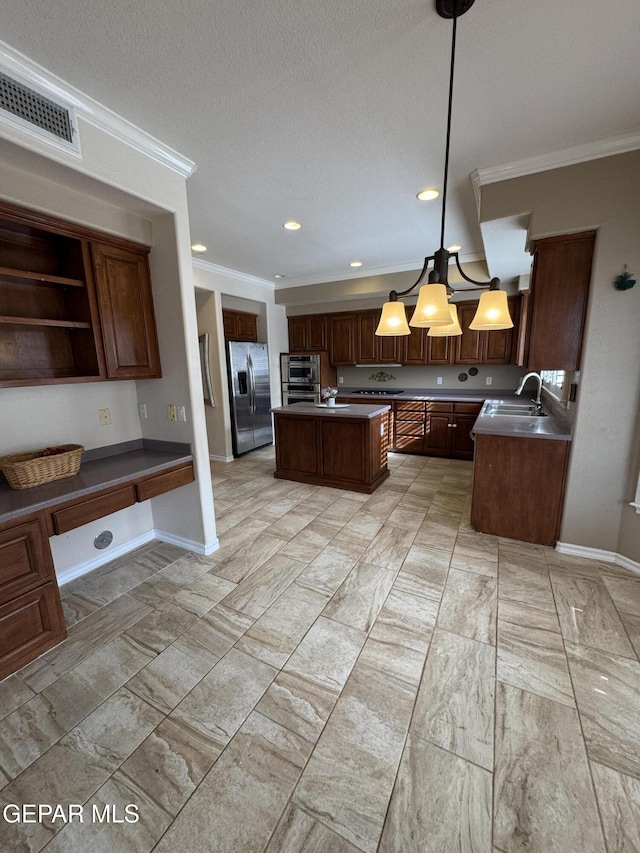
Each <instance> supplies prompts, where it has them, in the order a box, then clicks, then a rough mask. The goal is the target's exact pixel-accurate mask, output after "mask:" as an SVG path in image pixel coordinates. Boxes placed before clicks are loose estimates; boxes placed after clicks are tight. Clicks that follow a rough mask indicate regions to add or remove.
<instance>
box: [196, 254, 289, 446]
mask: <svg viewBox="0 0 640 853" xmlns="http://www.w3.org/2000/svg"><path fill="white" fill-rule="evenodd" d="M193 281H194V285H195V287H196V289H197V291H198V332H199V334H202V333H204V332H209V335H210V337H211V340H210V350H211V358H210V362H211V363H210V367H211V377H212V382H213V386H214V394H215V398H216V406H215V408H213V409H212V408H211V407H208V406H207V407H205V408H206V422H207V433H208V438H209V453H210V454H211V456H212V458H214V459H221V460H225V459H226V460H230V459H232V458H233V448H232V443H231V413H230V406H229V392H228V385H227V364H226V353H225V347H224V331H223V326H222V308H223V306H225V307H228V308H236V309H237V310H242V311H249V312H251V313H255V314H257V315H258V333H259V337H260V339H261V340H263V341H264V342H266V343H267V345H268V347H269V366H270V380H271V382H270V384H271V404H272V406H274V407H275V406H279V405H280V404H281V402H282V395H281V388H280V353H281V352H286V350H287V348H288V345H289V336H288V328H287V317H286V313H285V309H284V307H283V306H281V305H276V304H275V301H274V289H273V285H271V284H270V283H266V282H265V283H258V280H256V279H254V280H251V279H250V278H249V277H248V276H247V277H235V276H231V275H227V274H225V273H224V272H222V271H221V270H220V269H219V268H215V267H214V266H213V265H212V264H207V263H206V262H203V261H201V260H198V261H194V264H193ZM206 294H211V297H210V298H208V299H207V298H206Z"/></svg>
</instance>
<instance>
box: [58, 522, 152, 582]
mask: <svg viewBox="0 0 640 853" xmlns="http://www.w3.org/2000/svg"><path fill="white" fill-rule="evenodd" d="M155 538H156V532H155V530H147V531H146V533H142V534H141V535H140V536H136V537H135V539H128V540H127V541H126V542H122V543H121V544H120V545H116V546H115V547H114V548H106V549H105V550H104V551H101V552H100V553H99V554H97V555H96V556H95V557H92V558H91V559H90V560H85V562H84V563H78V565H77V566H71V568H69V569H65V570H64V571H62V572H56V577H57V579H58V586H62V585H63V584H65V583H69V582H70V581H74V580H75V579H76V578H80V577H82V575H86V574H88V573H89V572H92V571H93V570H94V569H99V568H100V566H104V564H105V563H110V562H111V561H112V560H115V559H117V558H118V557H123V556H124V555H125V554H128V553H129V552H130V551H135V549H136V548H140V547H141V546H142V545H146V544H147V542H151V540H152V539H155Z"/></svg>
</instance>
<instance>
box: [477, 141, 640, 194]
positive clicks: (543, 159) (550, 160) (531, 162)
mask: <svg viewBox="0 0 640 853" xmlns="http://www.w3.org/2000/svg"><path fill="white" fill-rule="evenodd" d="M638 148H640V132H638V131H635V132H633V133H623V134H621V135H620V136H613V137H611V138H610V139H599V140H596V141H595V142H585V143H583V144H582V145H572V146H571V147H570V148H562V149H560V150H559V151H549V152H548V153H547V154H538V155H536V156H535V157H527V158H525V159H523V160H515V161H514V162H513V163H506V164H504V165H503V166H490V167H489V168H486V169H476V170H475V171H474V172H472V173H471V181H472V184H473V191H474V194H475V197H476V204H477V205H478V207H479V206H480V190H481V188H482V187H483V186H484V185H485V184H495V183H498V182H499V181H509V180H511V179H512V178H521V177H524V176H525V175H533V174H535V173H536V172H547V171H549V170H550V169H561V168H563V167H564V166H575V165H577V164H578V163H586V162H588V161H589V160H600V159H602V158H603V157H613V156H615V155H616V154H627V153H628V152H629V151H636V150H637V149H638Z"/></svg>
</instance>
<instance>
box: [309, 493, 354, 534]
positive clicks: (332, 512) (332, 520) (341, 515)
mask: <svg viewBox="0 0 640 853" xmlns="http://www.w3.org/2000/svg"><path fill="white" fill-rule="evenodd" d="M359 509H360V504H359V503H357V502H356V501H352V500H350V499H349V498H346V497H345V498H342V497H341V498H338V499H337V500H335V501H333V503H331V504H329V506H328V507H327V508H326V509H325V510H324V511H323V512H322V513H321V514H320V515H319V516H318V521H324V522H326V523H328V524H333V525H334V526H335V527H338V528H341V527H344V526H345V524H346V523H347V522H348V521H349V519H351V518H353V516H354V515H355V514H356V513H357V512H358V510H359Z"/></svg>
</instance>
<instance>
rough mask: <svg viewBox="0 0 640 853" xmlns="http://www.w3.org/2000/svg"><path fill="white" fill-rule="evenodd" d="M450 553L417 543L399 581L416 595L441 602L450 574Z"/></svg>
mask: <svg viewBox="0 0 640 853" xmlns="http://www.w3.org/2000/svg"><path fill="white" fill-rule="evenodd" d="M450 559H451V554H450V552H449V551H441V550H438V549H437V548H427V547H425V546H423V545H416V544H415V543H414V544H413V545H412V546H411V548H409V553H408V554H407V556H406V557H405V560H404V562H403V564H402V568H401V570H400V574H399V575H398V581H399V582H400V579H402V583H403V585H404V586H405V588H406V590H407V591H408V592H409V591H410V592H411V593H412V594H414V595H420V596H424V597H425V598H432V599H433V600H434V601H440V599H441V598H442V593H443V592H444V585H445V582H446V580H447V574H448V572H449V561H450Z"/></svg>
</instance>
